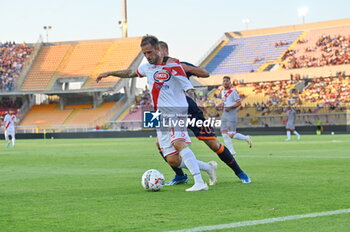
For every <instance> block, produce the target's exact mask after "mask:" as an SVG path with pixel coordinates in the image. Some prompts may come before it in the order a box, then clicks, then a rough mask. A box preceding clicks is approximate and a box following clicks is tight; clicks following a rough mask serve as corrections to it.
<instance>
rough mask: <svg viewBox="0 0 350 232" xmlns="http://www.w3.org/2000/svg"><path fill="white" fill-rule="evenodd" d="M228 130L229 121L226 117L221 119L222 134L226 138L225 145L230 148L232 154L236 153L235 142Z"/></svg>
mask: <svg viewBox="0 0 350 232" xmlns="http://www.w3.org/2000/svg"><path fill="white" fill-rule="evenodd" d="M228 130H229V126H228V121H227V120H225V119H221V135H222V138H223V139H224V142H225V145H226V147H227V148H228V149H229V150H230V152H231V154H233V155H235V154H236V151H235V149H234V148H233V144H232V141H231V138H230V136H229V135H228Z"/></svg>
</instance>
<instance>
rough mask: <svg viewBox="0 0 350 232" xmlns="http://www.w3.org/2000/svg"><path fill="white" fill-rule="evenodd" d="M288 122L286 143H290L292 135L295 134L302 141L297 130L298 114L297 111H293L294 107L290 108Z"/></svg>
mask: <svg viewBox="0 0 350 232" xmlns="http://www.w3.org/2000/svg"><path fill="white" fill-rule="evenodd" d="M287 114H288V120H287V123H286V130H287V139H286V141H290V135H291V133H293V134H295V135H296V136H297V139H298V140H300V134H299V133H298V131H296V130H295V116H296V112H295V109H293V107H291V106H290V107H288V111H287Z"/></svg>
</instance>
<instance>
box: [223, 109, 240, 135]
mask: <svg viewBox="0 0 350 232" xmlns="http://www.w3.org/2000/svg"><path fill="white" fill-rule="evenodd" d="M221 131H229V132H232V133H236V131H237V112H236V111H233V110H231V111H230V112H226V111H224V112H223V113H222V116H221Z"/></svg>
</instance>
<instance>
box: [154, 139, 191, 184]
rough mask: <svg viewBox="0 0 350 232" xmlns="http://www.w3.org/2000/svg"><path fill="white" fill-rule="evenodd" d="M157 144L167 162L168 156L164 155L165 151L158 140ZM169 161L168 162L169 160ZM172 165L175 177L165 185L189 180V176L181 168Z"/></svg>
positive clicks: (183, 182)
mask: <svg viewBox="0 0 350 232" xmlns="http://www.w3.org/2000/svg"><path fill="white" fill-rule="evenodd" d="M156 145H157V147H158V151H159V154H160V155H161V156H162V158H163V159H164V161H165V162H167V160H166V158H165V157H164V155H163V151H162V149H161V148H160V146H159V143H158V140H157V141H156ZM167 163H168V162H167ZM169 165H170V164H169ZM170 167H171V168H172V169H173V171H174V172H175V177H174V178H173V179H172V180H171V181H169V182H168V183H166V184H165V185H176V184H185V183H187V182H188V176H187V175H186V174H185V173H184V172H183V170H182V169H181V168H178V167H173V166H171V165H170Z"/></svg>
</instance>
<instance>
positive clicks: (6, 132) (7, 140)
mask: <svg viewBox="0 0 350 232" xmlns="http://www.w3.org/2000/svg"><path fill="white" fill-rule="evenodd" d="M4 135H5V141H6V147H9V146H10V140H9V134H8V131H7V130H5V132H4Z"/></svg>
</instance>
